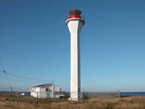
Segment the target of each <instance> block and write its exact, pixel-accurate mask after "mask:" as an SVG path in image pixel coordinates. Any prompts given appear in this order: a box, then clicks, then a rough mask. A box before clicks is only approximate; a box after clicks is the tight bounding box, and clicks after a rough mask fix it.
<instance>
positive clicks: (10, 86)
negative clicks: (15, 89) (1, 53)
mask: <svg viewBox="0 0 145 109" xmlns="http://www.w3.org/2000/svg"><path fill="white" fill-rule="evenodd" d="M0 62H1V60H0ZM1 65H2V68H3V72H4V73H5V75H6V72H5V69H4V67H3V64H2V62H1ZM6 78H7V81H8V83H9V85H10V82H9V80H8V77H7V75H6ZM10 87H11V85H10Z"/></svg>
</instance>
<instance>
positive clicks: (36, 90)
mask: <svg viewBox="0 0 145 109" xmlns="http://www.w3.org/2000/svg"><path fill="white" fill-rule="evenodd" d="M29 91H31V96H33V97H37V96H38V98H54V96H55V98H59V97H60V96H64V95H63V94H61V93H56V92H60V91H61V88H60V87H59V86H56V85H53V84H41V85H37V86H34V87H32V88H31V89H30V90H29ZM54 92H55V93H54Z"/></svg>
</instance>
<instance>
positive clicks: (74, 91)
mask: <svg viewBox="0 0 145 109" xmlns="http://www.w3.org/2000/svg"><path fill="white" fill-rule="evenodd" d="M69 20H70V21H69V22H68V24H67V25H68V28H69V31H70V34H71V63H70V64H71V66H70V67H71V81H70V100H76V101H78V100H79V93H80V32H81V28H82V25H83V22H82V21H80V20H79V19H76V20H74V19H72V20H71V19H69Z"/></svg>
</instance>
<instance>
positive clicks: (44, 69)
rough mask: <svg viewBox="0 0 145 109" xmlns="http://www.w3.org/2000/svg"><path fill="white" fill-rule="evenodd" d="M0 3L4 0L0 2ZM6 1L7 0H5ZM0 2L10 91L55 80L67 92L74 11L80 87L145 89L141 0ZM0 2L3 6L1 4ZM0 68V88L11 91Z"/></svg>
mask: <svg viewBox="0 0 145 109" xmlns="http://www.w3.org/2000/svg"><path fill="white" fill-rule="evenodd" d="M1 1H3V0H1ZM5 1H10V0H5ZM13 1H14V3H15V4H14V3H12V2H10V4H6V3H5V2H3V3H2V4H0V6H1V7H0V60H1V61H2V64H3V67H4V69H5V71H6V72H7V73H11V74H15V75H18V76H23V77H28V78H34V79H42V80H47V81H32V80H27V79H23V78H19V77H15V76H11V75H8V74H7V77H8V79H9V81H10V84H11V86H12V88H13V89H14V90H17V91H29V89H30V87H32V86H35V85H39V84H45V83H50V82H51V81H52V80H54V83H55V84H56V85H58V86H60V87H61V88H62V90H63V91H69V90H70V33H69V30H68V27H67V25H66V24H65V17H66V16H67V15H68V14H69V11H70V10H71V9H79V10H81V11H82V15H83V16H84V17H85V21H86V23H85V25H84V26H83V27H82V30H81V34H80V36H81V37H80V47H81V50H80V51H81V91H115V90H120V91H121V92H134V91H145V87H144V86H145V50H144V48H145V43H144V42H145V14H144V13H145V1H144V0H23V1H22V0H18V2H15V1H16V0H13ZM4 4H5V5H4ZM2 70H3V68H2V66H0V71H1V72H0V89H1V90H10V89H9V84H8V82H7V79H6V76H5V74H4V73H3V72H2Z"/></svg>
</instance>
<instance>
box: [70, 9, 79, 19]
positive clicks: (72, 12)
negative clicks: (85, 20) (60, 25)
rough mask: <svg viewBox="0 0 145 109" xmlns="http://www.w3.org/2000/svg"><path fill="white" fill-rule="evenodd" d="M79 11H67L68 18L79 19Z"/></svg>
mask: <svg viewBox="0 0 145 109" xmlns="http://www.w3.org/2000/svg"><path fill="white" fill-rule="evenodd" d="M80 15H81V11H80V10H77V9H73V10H70V11H69V18H81V16H80Z"/></svg>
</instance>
